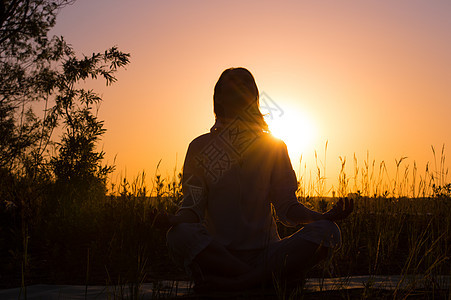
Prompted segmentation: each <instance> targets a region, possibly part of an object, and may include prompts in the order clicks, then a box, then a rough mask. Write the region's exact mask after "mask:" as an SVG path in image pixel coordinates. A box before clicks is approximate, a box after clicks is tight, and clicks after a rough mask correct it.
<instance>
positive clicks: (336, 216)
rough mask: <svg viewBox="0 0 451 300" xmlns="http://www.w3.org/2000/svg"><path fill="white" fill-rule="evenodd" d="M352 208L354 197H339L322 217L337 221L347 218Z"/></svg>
mask: <svg viewBox="0 0 451 300" xmlns="http://www.w3.org/2000/svg"><path fill="white" fill-rule="evenodd" d="M353 210H354V199H352V198H351V199H349V198H348V197H346V198H344V199H343V198H340V199H339V200H338V202H337V203H336V204H335V205H334V206H333V207H332V208H331V209H330V210H328V211H327V212H325V213H323V217H324V218H325V219H326V220H329V221H339V220H343V219H345V218H347V217H348V216H349V215H350V214H351V213H352V211H353Z"/></svg>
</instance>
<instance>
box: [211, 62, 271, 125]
mask: <svg viewBox="0 0 451 300" xmlns="http://www.w3.org/2000/svg"><path fill="white" fill-rule="evenodd" d="M258 99H259V92H258V88H257V84H256V83H255V80H254V76H252V74H251V72H249V71H248V70H247V69H245V68H230V69H227V70H225V71H224V72H222V74H221V76H220V77H219V79H218V82H217V83H216V85H215V90H214V95H213V110H214V113H215V116H216V121H217V122H218V121H219V122H222V123H225V122H226V121H227V120H226V118H228V119H233V118H238V117H239V118H241V119H242V120H244V121H246V122H249V123H251V125H253V127H254V126H256V127H257V128H258V129H259V130H262V131H265V132H268V131H269V129H268V124H266V122H265V119H264V118H263V115H262V113H261V112H260V109H259V100H258Z"/></svg>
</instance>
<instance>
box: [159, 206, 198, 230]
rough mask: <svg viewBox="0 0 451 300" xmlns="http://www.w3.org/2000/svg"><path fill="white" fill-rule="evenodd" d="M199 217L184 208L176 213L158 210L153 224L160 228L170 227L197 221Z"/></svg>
mask: <svg viewBox="0 0 451 300" xmlns="http://www.w3.org/2000/svg"><path fill="white" fill-rule="evenodd" d="M197 222H199V218H198V217H197V215H196V214H195V213H193V212H192V211H190V210H183V211H180V212H178V213H177V214H176V215H173V214H170V213H168V212H166V211H159V212H156V214H155V218H154V220H153V224H154V226H155V227H158V228H169V227H171V226H174V225H177V224H180V223H197Z"/></svg>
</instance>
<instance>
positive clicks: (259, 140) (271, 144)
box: [167, 68, 353, 290]
mask: <svg viewBox="0 0 451 300" xmlns="http://www.w3.org/2000/svg"><path fill="white" fill-rule="evenodd" d="M213 99H214V113H215V116H216V122H215V124H214V126H213V127H212V128H211V130H210V132H209V133H207V134H204V135H201V136H199V137H197V138H196V139H194V140H193V141H192V142H191V143H190V145H189V147H188V151H187V154H186V158H185V163H184V167H183V180H182V186H183V194H184V200H183V203H182V206H181V207H180V209H179V210H178V211H177V213H176V214H175V215H168V216H167V217H168V221H169V223H170V224H171V225H172V227H171V228H170V229H169V231H168V233H167V244H168V248H169V250H170V252H171V253H172V255H173V257H174V258H175V260H176V261H178V262H179V263H180V264H181V265H183V266H184V268H185V270H186V272H187V273H188V274H189V275H191V276H192V277H193V279H194V281H195V283H196V288H197V289H199V290H202V289H205V290H208V289H212V290H231V289H234V290H240V289H246V288H251V287H254V286H256V285H258V284H261V283H268V282H271V280H272V279H273V278H277V279H279V280H285V282H288V283H296V282H298V281H299V279H302V278H303V276H304V274H305V272H306V271H307V270H308V269H309V268H311V267H312V266H313V265H315V264H316V263H318V262H319V261H320V260H322V259H324V258H325V257H327V254H328V252H329V251H330V249H332V248H336V247H338V246H339V245H340V244H341V236H340V230H339V228H338V226H337V225H336V224H335V223H334V221H336V220H341V219H343V218H346V217H347V216H348V215H349V214H350V213H351V212H352V210H353V201H352V200H348V199H347V198H345V199H340V200H339V201H338V203H337V204H336V205H334V207H333V208H332V209H331V210H329V211H328V212H326V213H318V212H315V211H312V210H310V209H308V208H306V207H305V206H304V205H302V204H301V203H299V202H298V201H297V198H296V196H295V191H296V189H297V180H296V175H295V173H294V171H293V168H292V165H291V162H290V159H289V157H288V152H287V147H286V145H285V143H284V142H283V141H281V140H278V139H276V138H274V137H273V136H272V135H271V134H270V133H269V130H268V125H267V124H266V122H265V120H264V118H263V115H262V114H261V112H260V110H259V92H258V88H257V85H256V84H255V80H254V78H253V76H252V74H251V73H250V72H249V71H248V70H247V69H244V68H230V69H227V70H225V71H224V72H223V73H222V74H221V76H220V77H219V80H218V82H217V83H216V86H215V89H214V97H213ZM274 212H275V213H274ZM275 219H278V220H279V221H281V222H282V223H283V224H285V225H288V226H295V225H298V224H306V225H305V226H304V227H303V228H302V229H300V230H299V231H297V232H296V233H294V234H293V235H291V236H289V237H286V238H284V239H280V237H279V235H278V233H277V226H276V221H275ZM274 276H275V277H274Z"/></svg>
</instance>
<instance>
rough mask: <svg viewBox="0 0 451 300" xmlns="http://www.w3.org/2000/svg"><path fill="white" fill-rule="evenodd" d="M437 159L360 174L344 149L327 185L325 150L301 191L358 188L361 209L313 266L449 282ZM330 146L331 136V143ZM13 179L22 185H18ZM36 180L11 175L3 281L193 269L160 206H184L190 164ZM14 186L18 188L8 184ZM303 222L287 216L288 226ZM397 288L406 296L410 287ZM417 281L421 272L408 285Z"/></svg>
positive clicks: (110, 277)
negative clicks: (84, 178)
mask: <svg viewBox="0 0 451 300" xmlns="http://www.w3.org/2000/svg"><path fill="white" fill-rule="evenodd" d="M432 149H433V154H434V162H433V166H434V167H433V169H431V167H430V164H427V165H426V166H425V168H424V169H423V171H420V170H419V169H418V168H417V166H416V164H415V163H414V164H413V166H412V167H411V166H410V165H408V164H406V160H405V158H403V157H401V158H399V159H398V160H396V161H395V164H394V167H395V170H396V172H395V173H394V176H392V177H390V176H389V172H388V171H387V164H386V162H384V161H382V162H380V163H378V162H376V161H374V160H370V159H369V155H367V157H366V159H365V160H364V161H363V162H360V163H359V162H358V160H357V158H356V157H354V159H353V170H352V172H351V175H349V173H347V172H346V167H347V163H348V162H347V160H346V158H342V157H340V163H341V171H340V172H339V174H337V175H336V176H337V182H338V185H337V186H332V187H331V188H328V187H327V177H326V176H325V174H326V157H325V156H324V159H319V158H318V155H317V154H315V159H316V161H317V166H316V170H315V172H314V173H313V174H314V175H311V173H310V170H307V169H306V168H305V167H304V170H303V171H302V172H299V174H300V175H299V178H298V179H299V182H298V183H299V184H298V191H297V196H298V200H299V201H300V202H302V203H304V204H305V205H306V206H308V207H311V208H313V209H316V210H319V211H324V210H327V209H328V208H330V207H331V205H332V203H333V202H335V201H336V200H337V198H338V197H342V196H346V195H348V194H350V193H352V194H353V196H354V197H356V200H355V201H356V203H355V205H356V207H355V212H354V213H353V214H352V215H351V216H350V217H349V218H348V219H346V220H344V221H342V222H340V223H339V226H340V228H341V231H342V234H343V246H342V247H341V248H340V249H339V250H338V251H337V252H335V253H334V254H333V256H332V257H331V259H329V260H327V261H326V262H324V263H323V264H322V265H321V266H318V267H316V268H314V269H313V270H312V271H311V272H310V276H319V277H330V276H341V277H346V276H352V275H361V274H369V275H384V274H402V275H403V276H404V278H406V279H405V280H407V278H411V277H410V275H412V274H416V275H417V282H421V283H422V284H424V283H425V282H426V283H427V284H428V285H429V286H430V287H431V288H434V289H440V282H438V281H437V280H436V278H437V276H438V275H449V274H451V263H450V259H449V258H450V247H451V184H450V183H449V182H448V179H447V175H448V170H447V169H446V168H445V166H446V165H445V151H444V147H443V148H442V150H441V153H440V157H439V158H438V159H436V157H435V155H436V152H435V149H434V148H432ZM326 151H327V144H326V147H325V153H326ZM12 187H13V188H12ZM50 187H51V185H48V184H47V183H45V182H44V183H42V184H39V185H32V184H30V183H29V182H28V181H27V180H26V179H24V178H5V179H4V180H3V181H2V186H1V191H0V192H1V193H2V199H1V200H0V201H2V202H1V203H0V204H1V206H0V214H1V216H2V221H1V223H0V224H1V231H0V242H2V247H1V250H0V260H1V263H0V265H1V268H2V270H1V274H9V275H8V277H7V279H6V280H4V281H3V283H2V284H3V286H4V287H8V286H23V287H24V293H25V292H26V289H25V287H26V286H27V285H29V284H33V283H46V282H47V283H71V284H74V283H78V284H86V285H89V284H94V283H96V284H107V285H116V286H117V285H121V286H129V290H130V291H131V293H129V295H134V296H133V298H138V297H139V294H140V285H141V284H142V283H143V282H152V281H154V282H155V280H160V279H187V277H186V276H185V275H184V272H183V270H181V269H180V268H178V267H177V266H175V265H174V264H173V263H172V260H171V258H170V257H169V255H168V253H167V250H166V246H165V229H164V228H160V227H159V226H157V224H156V223H155V216H156V214H157V213H158V212H159V211H162V210H164V211H169V212H175V211H176V209H177V208H178V206H179V205H180V203H181V201H182V199H183V195H182V191H181V174H180V172H179V170H177V169H176V168H175V169H174V172H173V174H172V176H167V177H163V176H161V174H160V172H159V170H158V166H157V169H156V171H155V173H154V174H153V176H152V178H151V182H150V184H149V182H148V181H147V180H146V174H145V173H144V172H142V173H141V174H139V175H138V176H136V177H135V178H133V179H131V180H129V179H127V178H121V179H120V180H119V181H118V182H115V183H110V188H109V190H108V192H106V191H105V190H104V189H102V188H99V187H96V186H95V185H93V186H71V187H64V191H65V192H64V193H61V192H60V190H59V189H58V188H55V187H53V188H50ZM8 193H9V194H8ZM297 229H298V228H294V229H293V228H286V227H283V226H282V225H281V224H279V232H280V234H281V235H282V236H284V235H288V234H290V233H292V232H294V230H297ZM401 284H402V283H400V288H399V290H397V291H396V293H397V295H398V296H403V295H405V293H408V292H409V291H406V290H405V289H404V290H402V289H401ZM415 288H416V285H415V282H412V283H411V285H410V286H409V289H410V290H413V289H415Z"/></svg>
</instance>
